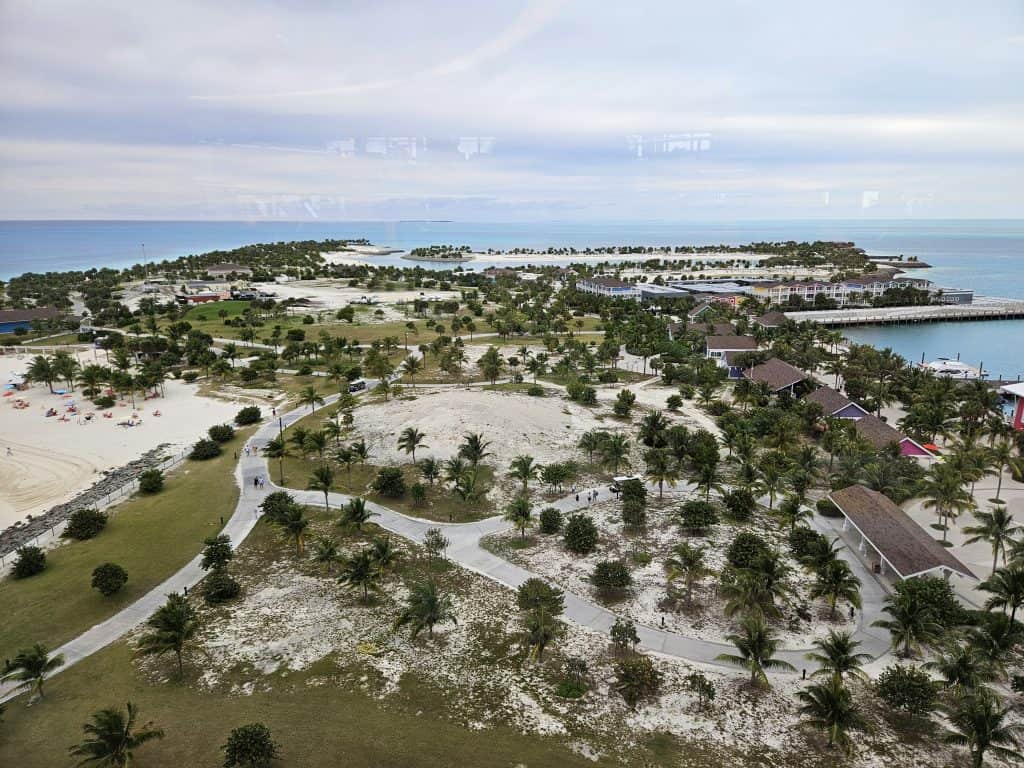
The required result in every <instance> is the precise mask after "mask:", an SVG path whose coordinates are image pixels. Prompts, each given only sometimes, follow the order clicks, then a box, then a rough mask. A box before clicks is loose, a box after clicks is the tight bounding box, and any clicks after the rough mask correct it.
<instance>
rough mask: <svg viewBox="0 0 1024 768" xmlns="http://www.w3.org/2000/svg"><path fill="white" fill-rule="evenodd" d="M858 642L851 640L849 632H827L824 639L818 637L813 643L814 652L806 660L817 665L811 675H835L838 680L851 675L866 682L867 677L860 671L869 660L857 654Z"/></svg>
mask: <svg viewBox="0 0 1024 768" xmlns="http://www.w3.org/2000/svg"><path fill="white" fill-rule="evenodd" d="M858 646H860V642H858V641H857V640H854V639H853V634H852V633H850V632H836V631H835V630H829V633H828V635H827V636H826V637H820V638H818V639H817V640H815V641H814V647H815V648H817V650H816V651H811V652H810V653H808V654H807V660H808V661H813V662H814V663H815V664H817V665H818V669H817V670H815V671H814V672H813V673H812V677H813V676H815V675H836V676H838V677H840V678H842V677H844V676H845V675H852V676H854V677H857V678H860V679H861V680H867V679H868V676H867V674H866V673H865V672H864V670H863V669H861V665H862V664H864V662H866V661H870V660H871V655H870V654H867V653H857V648H858Z"/></svg>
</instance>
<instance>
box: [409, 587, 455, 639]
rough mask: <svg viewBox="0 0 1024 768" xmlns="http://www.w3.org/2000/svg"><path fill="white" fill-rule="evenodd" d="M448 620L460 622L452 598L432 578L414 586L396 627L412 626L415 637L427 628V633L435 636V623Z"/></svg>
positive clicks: (442, 622)
mask: <svg viewBox="0 0 1024 768" xmlns="http://www.w3.org/2000/svg"><path fill="white" fill-rule="evenodd" d="M446 622H452V623H453V624H455V623H458V622H457V621H456V620H455V614H454V613H453V612H452V599H451V597H449V596H448V595H446V594H444V593H442V592H441V590H440V589H438V587H437V584H436V583H435V582H434V581H433V580H431V581H425V582H421V583H420V584H417V585H415V586H414V587H413V588H412V590H411V591H410V592H409V599H408V602H407V604H406V607H405V610H404V611H402V613H401V614H400V615H399V617H398V618H397V619H396V620H395V624H394V629H395V630H396V631H397V630H398V629H401V628H402V627H405V626H409V627H411V628H412V637H413V639H415V638H416V636H417V635H419V633H420V632H422V631H423V630H424V629H426V630H427V634H428V635H429V636H430V637H433V636H434V627H435V625H437V624H444V623H446Z"/></svg>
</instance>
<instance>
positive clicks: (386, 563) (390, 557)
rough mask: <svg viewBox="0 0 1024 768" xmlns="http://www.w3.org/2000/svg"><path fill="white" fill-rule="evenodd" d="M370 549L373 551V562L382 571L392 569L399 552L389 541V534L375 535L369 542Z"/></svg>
mask: <svg viewBox="0 0 1024 768" xmlns="http://www.w3.org/2000/svg"><path fill="white" fill-rule="evenodd" d="M370 550H371V551H372V553H373V562H374V563H376V564H377V567H378V568H379V569H380V570H381V571H382V572H386V571H390V570H392V569H393V568H394V567H395V565H397V563H398V561H399V559H400V557H401V553H400V552H399V551H398V550H397V549H395V545H394V544H392V543H391V537H390V536H375V537H374V539H373V542H372V543H371V544H370Z"/></svg>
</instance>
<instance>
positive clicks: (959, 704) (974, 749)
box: [943, 688, 1024, 768]
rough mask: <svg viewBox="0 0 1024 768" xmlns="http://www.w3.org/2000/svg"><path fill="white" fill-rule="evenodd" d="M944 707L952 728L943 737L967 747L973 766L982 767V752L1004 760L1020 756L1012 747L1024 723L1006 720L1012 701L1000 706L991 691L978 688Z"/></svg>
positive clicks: (947, 741) (1023, 727)
mask: <svg viewBox="0 0 1024 768" xmlns="http://www.w3.org/2000/svg"><path fill="white" fill-rule="evenodd" d="M945 709H946V716H947V717H948V718H949V722H950V725H951V726H952V728H950V729H949V730H947V731H946V733H945V735H944V737H943V740H944V741H945V742H946V743H947V744H956V745H959V746H963V747H967V749H968V751H969V752H970V755H971V765H972V766H973V768H981V767H982V765H983V763H984V760H985V753H986V752H992V753H993V754H996V755H998V756H1000V757H1002V758H1005V759H1007V760H1020V759H1021V758H1022V755H1021V753H1020V752H1019V751H1018V750H1017V749H1015V747H1016V746H1017V745H1018V744H1019V743H1020V738H1021V734H1022V733H1024V726H1021V725H1020V724H1019V723H1012V722H1010V721H1009V718H1010V714H1011V712H1013V710H1014V707H1013V705H1009V706H1006V707H1004V706H1003V705H1002V702H1000V701H999V698H998V697H997V696H996V694H995V693H994V692H993V691H991V690H989V689H988V688H981V689H979V690H977V691H974V692H972V693H970V694H967V695H965V696H960V697H958V698H957V699H956V701H955V702H954V704H953V706H951V707H946V708H945Z"/></svg>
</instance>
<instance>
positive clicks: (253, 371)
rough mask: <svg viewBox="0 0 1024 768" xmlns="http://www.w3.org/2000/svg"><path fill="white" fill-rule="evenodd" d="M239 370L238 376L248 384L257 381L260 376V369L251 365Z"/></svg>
mask: <svg viewBox="0 0 1024 768" xmlns="http://www.w3.org/2000/svg"><path fill="white" fill-rule="evenodd" d="M237 370H238V378H240V379H241V380H242V381H244V382H245V383H246V384H252V382H254V381H256V380H257V379H258V378H259V377H260V372H259V369H257V368H253V367H252V366H251V365H250V366H247V367H245V368H241V369H237ZM271 375H273V374H271Z"/></svg>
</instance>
